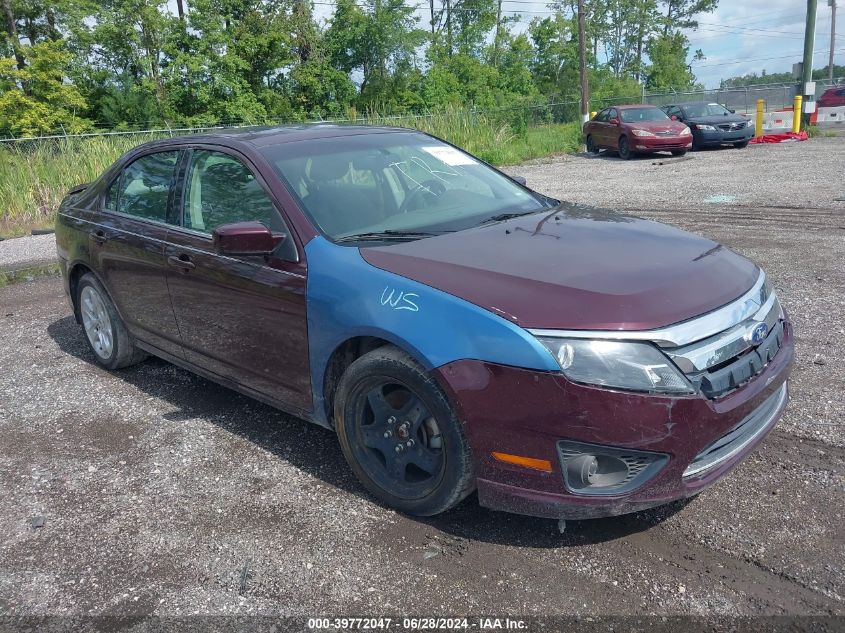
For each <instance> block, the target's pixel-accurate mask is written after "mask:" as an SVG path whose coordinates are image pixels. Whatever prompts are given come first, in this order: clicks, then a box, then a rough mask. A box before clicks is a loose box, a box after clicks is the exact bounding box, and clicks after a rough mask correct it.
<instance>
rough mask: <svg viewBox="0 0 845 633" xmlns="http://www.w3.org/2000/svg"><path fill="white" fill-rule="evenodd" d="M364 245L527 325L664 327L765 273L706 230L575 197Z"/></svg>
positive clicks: (380, 259)
mask: <svg viewBox="0 0 845 633" xmlns="http://www.w3.org/2000/svg"><path fill="white" fill-rule="evenodd" d="M361 254H362V256H363V257H364V259H366V260H367V261H368V262H369V263H370V264H372V265H373V266H376V267H378V268H381V269H383V270H387V271H390V272H393V273H396V274H398V275H402V276H404V277H408V278H411V279H414V280H416V281H418V282H420V283H423V284H426V285H429V286H432V287H434V288H438V289H440V290H442V291H444V292H448V293H450V294H452V295H455V296H458V297H461V298H463V299H465V300H467V301H470V302H472V303H474V304H476V305H478V306H481V307H483V308H486V309H488V310H490V311H491V312H494V313H496V314H498V315H500V316H503V317H505V318H507V319H509V320H511V321H513V322H515V323H517V324H519V325H521V326H523V327H530V328H550V329H574V330H581V329H586V330H593V329H602V330H626V329H631V330H639V329H652V328H658V327H663V326H666V325H670V324H672V323H677V322H679V321H684V320H686V319H689V318H692V317H695V316H698V315H701V314H703V313H705V312H709V311H711V310H714V309H716V308H718V307H720V306H723V305H725V304H726V303H729V302H731V301H732V300H734V299H736V298H737V297H739V296H740V295H741V294H743V293H744V292H746V291H747V290H749V289H750V288H751V286H752V285H753V284H754V282H755V281H756V280H757V277H758V274H759V271H758V269H757V267H756V266H755V265H754V264H752V263H751V262H750V261H748V260H747V259H745V258H743V257H740V256H739V255H737V254H736V253H734V252H732V251H731V250H729V249H728V248H726V247H724V246H721V245H719V244H717V243H716V242H713V241H711V240H708V239H705V238H703V237H698V236H696V235H692V234H690V233H686V232H684V231H681V230H679V229H675V228H672V227H670V226H666V225H663V224H659V223H656V222H650V221H647V220H642V219H639V218H633V217H628V216H624V215H619V214H617V213H614V212H612V211H605V210H600V209H593V208H589V207H580V206H575V205H570V204H563V205H561V206H560V207H556V208H555V209H553V210H548V211H543V212H541V213H534V214H531V215H526V216H521V217H518V218H515V219H512V220H509V221H506V222H500V223H496V224H492V225H488V226H483V227H477V228H473V229H468V230H465V231H459V232H455V233H450V234H445V235H441V236H437V237H431V238H426V239H422V240H417V241H413V242H402V243H399V244H392V245H389V246H378V247H365V248H362V249H361Z"/></svg>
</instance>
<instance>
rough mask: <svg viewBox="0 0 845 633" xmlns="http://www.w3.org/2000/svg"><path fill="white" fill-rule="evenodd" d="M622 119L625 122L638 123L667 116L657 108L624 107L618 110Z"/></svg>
mask: <svg viewBox="0 0 845 633" xmlns="http://www.w3.org/2000/svg"><path fill="white" fill-rule="evenodd" d="M619 114H620V115H621V116H622V120H623V121H624V122H625V123H638V122H641V121H665V120H666V119H668V118H669V117H668V116H666V113H665V112H664V111H663V110H661V109H659V108H626V109H624V110H619Z"/></svg>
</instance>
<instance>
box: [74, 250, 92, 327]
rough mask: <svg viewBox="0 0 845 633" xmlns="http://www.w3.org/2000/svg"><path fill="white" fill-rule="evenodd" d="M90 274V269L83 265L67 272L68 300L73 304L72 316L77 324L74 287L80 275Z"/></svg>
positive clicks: (77, 311) (77, 309)
mask: <svg viewBox="0 0 845 633" xmlns="http://www.w3.org/2000/svg"><path fill="white" fill-rule="evenodd" d="M90 272H91V269H90V268H88V266H86V265H85V264H76V265H74V267H73V268H71V269H70V271H68V289H69V290H70V300H71V303H72V304H73V315H74V317H76V321H77V323H78V322H79V306H78V305H77V304H76V287H77V285H78V284H79V280H80V279H81V278H82V275H84V274H85V273H90Z"/></svg>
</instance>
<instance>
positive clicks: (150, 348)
mask: <svg viewBox="0 0 845 633" xmlns="http://www.w3.org/2000/svg"><path fill="white" fill-rule="evenodd" d="M135 345H137V346H138V347H139V348H141V349H142V350H144V351H145V352H147V353H148V354H152V355H153V356H157V357H158V358H161V359H162V360H166V361H167V362H168V363H172V364H173V365H176V366H177V367H181V368H182V369H185V370H187V371H189V372H191V373H193V374H197V375H198V376H201V377H203V378H205V379H207V380H210V381H212V382H215V383H217V384H218V385H222V386H223V387H226V388H227V389H231V390H232V391H237V392H238V393H241V394H243V395H245V396H247V397H249V398H252V399H253V400H258V401H259V402H262V403H264V404H266V405H268V406H271V407H273V408H274V409H279V410H280V411H283V412H284V413H287V414H289V415H292V416H295V417H297V418H301V419H303V420H305V421H306V422H310V423H312V424H316V425H317V426H322V427H324V428H327V429H331V430H334V429H333V428H332V426H331V425H330V424H328V423H327V422H323V421H321V420H319V419H318V418H316V417H315V416H313V415H311V412H310V411H305V410H304V409H299V408H297V407H292V406H290V405H288V404H286V403H284V402H282V401H281V400H276V399H275V398H270V397H269V396H267V395H265V394H263V393H261V392H259V391H255V390H254V389H250V388H249V387H244V386H243V385H240V384H238V383H236V382H235V381H233V380H230V379H229V378H225V377H223V376H220V375H218V374H215V373H213V372H210V371H207V370H205V369H202V368H201V367H197V366H196V365H194V364H193V363H189V362H188V361H186V360H185V359H184V358H179V357H178V356H174V355H173V354H168V353H167V352H165V351H162V350H160V349H158V348H157V347H155V346H154V345H150V344H149V343H145V342H144V341H139V340H138V339H135Z"/></svg>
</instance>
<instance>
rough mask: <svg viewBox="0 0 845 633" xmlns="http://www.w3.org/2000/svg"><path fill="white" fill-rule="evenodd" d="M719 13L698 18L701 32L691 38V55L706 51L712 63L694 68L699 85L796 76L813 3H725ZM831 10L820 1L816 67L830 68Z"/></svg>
mask: <svg viewBox="0 0 845 633" xmlns="http://www.w3.org/2000/svg"><path fill="white" fill-rule="evenodd" d="M719 5H720V6H719V9H718V10H717V11H716V12H715V13H711V14H707V15H702V16H700V17H699V18H698V21H699V28H698V29H697V30H696V31H690V32H687V37H689V39H690V44H691V46H690V51H691V52H695V50H696V49H699V48H700V49H702V51H703V52H704V55H705V56H706V57H707V59H705V60H703V61H701V62H696V63H693V64H692V68H693V72H695V75H696V77H697V79H698V81H700V82H702V83H704V84H705V87H707V88H715V87H718V85H719V80H720V79H722V78H725V79H727V78H728V77H734V76H737V75H745V74H748V73H751V72H756V73H757V74H758V75H759V74H761V71H763V70H765V71H766V72H767V73H775V72H784V71H791V70H792V64H793V63H795V62H799V61H801V59H802V57H803V54H804V25H805V21H806V13H807V3H806V2H804V1H803V0H739V1H737V0H721V2H720V3H719ZM830 16H831V9H830V7H828V6H827V1H826V0H818V12H817V14H816V38H815V46H814V47H813V48H814V50H815V51H817V54H816V55H815V56H814V58H813V67H814V68H822V67H824V66H826V65H827V60H828V51H829V49H830ZM834 64H840V65H845V1H843V0H839V2H838V4H837V9H836V44H835V46H834Z"/></svg>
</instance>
